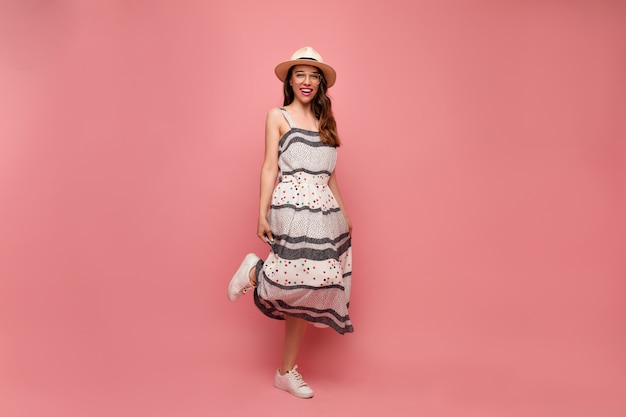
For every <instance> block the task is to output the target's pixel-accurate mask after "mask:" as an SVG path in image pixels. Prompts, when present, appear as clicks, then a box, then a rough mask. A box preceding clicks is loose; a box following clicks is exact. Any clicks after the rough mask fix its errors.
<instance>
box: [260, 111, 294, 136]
mask: <svg viewBox="0 0 626 417" xmlns="http://www.w3.org/2000/svg"><path fill="white" fill-rule="evenodd" d="M265 127H266V129H267V130H268V131H276V132H277V133H278V136H282V135H283V134H284V133H285V132H286V131H287V130H289V123H287V121H286V120H285V117H284V116H283V112H282V111H281V110H280V107H274V108H271V109H270V110H269V111H268V112H267V119H266V121H265Z"/></svg>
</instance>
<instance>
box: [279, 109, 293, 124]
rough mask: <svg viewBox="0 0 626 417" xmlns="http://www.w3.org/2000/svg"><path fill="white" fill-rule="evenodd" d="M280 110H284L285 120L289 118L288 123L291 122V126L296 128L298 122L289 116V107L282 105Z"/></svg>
mask: <svg viewBox="0 0 626 417" xmlns="http://www.w3.org/2000/svg"><path fill="white" fill-rule="evenodd" d="M280 111H281V112H283V116H285V120H287V123H289V127H290V128H292V129H295V128H296V124H295V123H294V122H293V120H292V119H291V116H289V113H288V112H287V109H285V108H284V107H280Z"/></svg>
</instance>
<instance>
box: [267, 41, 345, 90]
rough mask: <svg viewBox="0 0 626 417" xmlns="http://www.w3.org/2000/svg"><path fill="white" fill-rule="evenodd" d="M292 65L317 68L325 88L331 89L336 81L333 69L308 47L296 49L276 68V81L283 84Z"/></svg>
mask: <svg viewBox="0 0 626 417" xmlns="http://www.w3.org/2000/svg"><path fill="white" fill-rule="evenodd" d="M294 65H312V66H314V67H317V68H319V69H320V70H321V71H322V72H323V73H324V79H326V86H327V87H328V88H330V87H332V85H333V84H335V80H336V79H337V73H336V72H335V70H334V69H333V67H331V66H330V65H328V64H325V63H324V60H323V59H322V56H321V55H320V54H319V53H318V52H317V51H316V50H315V49H313V48H311V47H310V46H305V47H304V48H300V49H298V50H297V51H296V52H294V53H293V55H291V59H290V60H289V61H285V62H281V63H280V64H278V65H277V66H276V69H274V72H275V73H276V76H277V77H278V79H279V80H281V81H283V82H284V81H285V78H287V73H288V72H289V68H291V67H293V66H294Z"/></svg>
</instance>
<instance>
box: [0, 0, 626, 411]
mask: <svg viewBox="0 0 626 417" xmlns="http://www.w3.org/2000/svg"><path fill="white" fill-rule="evenodd" d="M625 39H626V6H625V3H624V2H622V1H617V0H616V1H608V0H588V1H584V0H580V1H565V0H563V1H558V0H552V1H521V0H520V1H496V0H493V1H486V0H485V1H461V0H458V1H452V0H451V1H434V0H432V1H400V0H389V1H384V2H373V1H329V0H317V1H310V2H283V1H275V0H269V1H263V2H258V1H252V0H245V1H228V2H220V4H215V2H201V1H177V2H174V1H164V0H160V1H155V0H151V1H149V0H145V1H139V0H135V1H129V0H112V1H107V2H91V1H79V0H73V1H72V0H66V1H63V0H58V1H34V0H30V1H25V0H20V1H18V0H13V1H6V0H4V1H2V2H1V3H0V237H1V240H0V415H2V416H6V417H18V416H19V417H21V416H26V417H39V416H70V417H71V416H90V417H99V416H113V415H115V416H126V415H127V416H183V417H185V416H207V415H211V416H243V415H258V416H270V415H271V416H276V417H280V416H288V415H300V416H319V415H325V416H357V415H358V416H383V415H385V416H387V415H388V416H417V415H423V416H463V417H471V416H482V417H484V416H498V417H501V416H507V417H512V416H550V417H552V416H568V417H575V416H594V417H609V416H611V417H613V416H616V417H617V416H624V415H626V399H625V398H626V396H625V395H624V394H625V386H626V355H625V353H624V352H625V351H626V304H625V301H626V260H625V259H626V257H625V251H626V220H625V216H624V213H625V212H626V139H625V138H626V117H625V115H626V99H625V97H626V76H625V75H624V74H626V43H625V42H624V40H625ZM308 44H310V45H312V46H314V47H315V48H316V49H318V50H319V51H320V52H321V53H322V55H323V56H324V58H325V60H326V61H328V62H329V63H331V64H332V65H334V66H335V68H336V69H337V71H338V81H337V84H336V86H335V87H333V88H332V89H331V94H332V97H333V99H334V106H335V113H336V116H337V119H338V123H339V130H340V134H341V137H342V139H343V141H344V143H345V146H344V147H342V148H340V156H339V165H338V175H339V180H340V184H341V187H342V191H343V195H344V200H345V202H346V204H347V207H348V210H349V213H350V217H351V219H352V221H353V223H354V235H353V240H354V242H353V245H354V247H353V249H354V262H355V269H354V278H353V285H354V289H353V297H352V310H351V315H352V319H353V322H354V325H355V329H356V332H355V333H354V334H352V335H347V336H344V337H342V336H338V335H336V334H334V333H333V332H332V331H328V330H318V329H311V331H310V332H309V333H308V334H307V337H306V340H305V343H306V346H305V348H304V351H303V352H302V355H301V358H300V360H299V364H300V370H301V371H302V372H303V374H304V375H305V377H306V379H307V380H308V381H309V382H310V383H311V385H312V386H313V388H314V389H315V390H316V398H314V399H313V400H310V401H303V400H298V399H295V398H293V397H291V396H289V395H288V394H286V393H284V392H281V391H278V390H276V389H274V388H273V387H272V375H273V372H274V369H275V367H276V366H278V364H279V360H280V351H281V337H282V323H280V322H275V321H272V320H268V319H266V318H265V317H263V316H262V315H261V314H260V313H259V312H257V311H256V309H255V307H254V306H253V305H252V299H251V298H250V297H248V298H247V299H243V300H242V301H240V302H239V303H237V304H231V303H229V302H228V300H227V298H226V285H227V283H228V280H229V279H230V276H231V275H232V272H233V271H234V269H235V268H236V267H237V266H238V264H239V262H240V260H241V258H242V256H243V255H244V254H245V253H247V252H248V251H256V252H258V253H259V254H261V255H262V256H265V254H266V252H265V251H266V247H265V245H263V244H262V243H261V242H260V241H258V240H257V238H256V237H255V231H256V213H257V204H258V174H259V167H260V164H261V162H262V157H263V122H264V119H265V113H266V111H267V110H268V109H269V108H270V107H272V106H276V105H279V104H281V100H282V94H281V87H280V83H279V82H278V81H277V80H276V79H275V77H274V75H273V68H274V65H275V64H276V63H278V62H279V61H281V60H283V59H286V58H288V56H289V55H291V53H292V52H293V51H294V50H295V49H297V48H299V47H301V46H303V45H308ZM294 413H297V414H294Z"/></svg>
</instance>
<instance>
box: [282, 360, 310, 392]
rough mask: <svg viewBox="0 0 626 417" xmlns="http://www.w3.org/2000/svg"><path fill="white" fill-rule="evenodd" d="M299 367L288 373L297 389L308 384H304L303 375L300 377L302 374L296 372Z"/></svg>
mask: <svg viewBox="0 0 626 417" xmlns="http://www.w3.org/2000/svg"><path fill="white" fill-rule="evenodd" d="M297 367H298V365H296V366H294V367H293V369H292V370H291V371H289V372H287V374H288V375H289V379H290V380H291V382H292V384H293V385H294V386H295V387H296V388H300V387H304V386H305V385H308V384H307V383H306V382H304V380H303V379H302V375H300V372H298V371H296V368H297Z"/></svg>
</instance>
